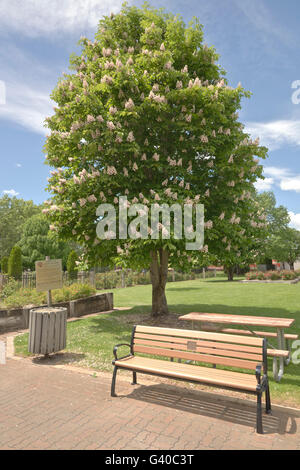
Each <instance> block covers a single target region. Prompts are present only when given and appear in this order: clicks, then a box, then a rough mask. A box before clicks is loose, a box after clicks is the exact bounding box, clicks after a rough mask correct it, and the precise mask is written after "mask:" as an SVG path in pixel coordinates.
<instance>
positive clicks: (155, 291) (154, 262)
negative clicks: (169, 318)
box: [150, 248, 169, 317]
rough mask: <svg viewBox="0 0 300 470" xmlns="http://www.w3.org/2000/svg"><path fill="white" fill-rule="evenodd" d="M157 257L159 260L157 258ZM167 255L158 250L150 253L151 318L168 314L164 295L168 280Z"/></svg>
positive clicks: (163, 251) (165, 252)
mask: <svg viewBox="0 0 300 470" xmlns="http://www.w3.org/2000/svg"><path fill="white" fill-rule="evenodd" d="M158 256H159V258H158ZM168 258H169V253H168V252H167V251H166V250H163V249H162V248H160V249H159V250H158V251H151V264H150V276H151V282H152V312H151V314H152V316H153V317H159V316H162V315H167V314H168V313H169V309H168V304H167V298H166V293H165V288H166V283H167V278H168Z"/></svg>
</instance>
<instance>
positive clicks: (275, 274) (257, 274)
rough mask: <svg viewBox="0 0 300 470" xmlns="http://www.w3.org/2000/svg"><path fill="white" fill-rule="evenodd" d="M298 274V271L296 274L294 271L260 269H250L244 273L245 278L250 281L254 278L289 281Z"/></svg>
mask: <svg viewBox="0 0 300 470" xmlns="http://www.w3.org/2000/svg"><path fill="white" fill-rule="evenodd" d="M298 275H300V272H299V274H297V272H296V271H266V272H265V273H264V272H261V271H251V272H249V273H247V274H246V279H247V280H248V281H252V280H255V279H259V280H269V281H279V280H283V281H289V280H293V279H296V278H297V277H298Z"/></svg>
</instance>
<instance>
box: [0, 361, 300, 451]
mask: <svg viewBox="0 0 300 470" xmlns="http://www.w3.org/2000/svg"><path fill="white" fill-rule="evenodd" d="M149 384H150V385H149ZM117 393H118V395H119V396H118V398H113V399H112V398H111V397H110V375H107V376H103V377H102V376H99V377H93V376H91V375H87V374H83V373H81V372H77V371H76V372H74V371H70V370H65V369H61V368H56V367H53V366H49V365H43V364H42V363H41V362H40V363H39V364H34V363H32V362H31V361H30V360H28V359H27V360H26V359H20V360H16V359H8V361H7V363H6V365H0V449H107V450H108V449H114V450H117V449H118V450H119V449H130V450H132V449H150V450H159V449H168V450H169V449H182V450H183V449H189V450H194V449H300V439H299V438H300V431H299V430H300V413H298V416H297V413H294V412H292V411H291V410H288V411H286V410H284V411H283V410H279V411H278V410H275V411H273V415H272V416H265V417H264V425H265V432H266V434H264V435H257V434H256V433H255V431H254V426H255V411H256V407H255V404H252V403H250V404H249V402H247V404H246V405H244V404H242V403H241V402H239V401H238V402H234V401H232V399H231V400H229V399H227V398H224V397H222V396H219V397H218V399H216V397H215V396H214V395H211V394H208V393H204V392H202V391H195V390H187V389H185V388H183V387H176V386H173V385H166V384H160V383H159V382H156V383H153V382H148V385H147V386H145V385H139V386H135V387H133V386H131V385H130V384H129V382H128V381H125V380H124V377H123V380H122V373H121V374H120V376H119V381H118V382H117Z"/></svg>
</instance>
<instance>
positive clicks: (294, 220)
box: [289, 211, 300, 230]
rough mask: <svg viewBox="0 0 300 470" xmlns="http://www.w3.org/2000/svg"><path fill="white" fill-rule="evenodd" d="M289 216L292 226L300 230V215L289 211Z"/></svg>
mask: <svg viewBox="0 0 300 470" xmlns="http://www.w3.org/2000/svg"><path fill="white" fill-rule="evenodd" d="M289 216H290V218H291V222H290V226H291V227H292V228H295V229H297V230H300V214H295V213H294V212H292V211H289Z"/></svg>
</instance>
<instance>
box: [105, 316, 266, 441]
mask: <svg viewBox="0 0 300 470" xmlns="http://www.w3.org/2000/svg"><path fill="white" fill-rule="evenodd" d="M123 346H127V347H128V348H129V350H130V351H129V354H127V355H126V356H122V357H118V349H119V348H120V347H123ZM113 353H114V357H115V359H114V360H113V365H114V372H113V378H112V385H111V395H112V396H113V397H115V396H116V393H115V386H116V376H117V371H118V369H126V370H130V371H132V373H133V382H132V383H133V384H136V383H137V373H142V374H150V375H156V376H161V377H168V378H174V379H178V380H183V381H188V382H194V383H203V384H206V385H209V386H213V387H221V388H225V389H233V390H238V391H242V392H246V393H251V394H255V395H256V396H257V418H256V429H257V432H258V433H262V432H263V428H262V405H261V401H262V394H263V393H265V398H266V412H267V413H270V412H271V401H270V391H269V383H268V375H267V340H266V338H257V337H249V336H238V335H231V334H225V333H215V332H206V331H195V330H181V329H175V328H160V327H151V326H143V325H137V326H135V327H134V328H133V331H132V336H131V343H130V344H127V343H126V344H124V343H122V344H118V345H116V346H115V347H114V351H113ZM137 353H138V355H137ZM149 356H150V357H149ZM162 358H165V359H162ZM166 359H171V360H166ZM174 359H177V360H178V361H180V362H175V360H174ZM181 360H184V361H196V363H194V364H190V363H187V362H181ZM198 363H200V364H198ZM217 366H225V367H230V370H224V369H220V368H217ZM231 368H237V369H239V370H238V371H235V370H231ZM240 370H242V371H244V370H246V371H247V372H241V371H240Z"/></svg>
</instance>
